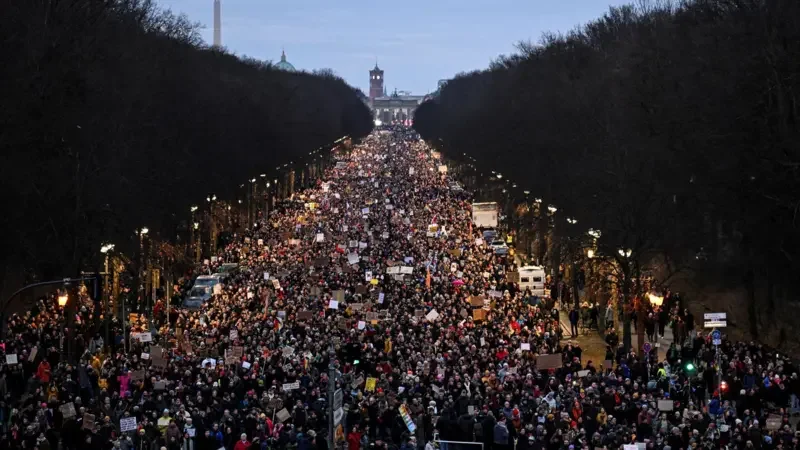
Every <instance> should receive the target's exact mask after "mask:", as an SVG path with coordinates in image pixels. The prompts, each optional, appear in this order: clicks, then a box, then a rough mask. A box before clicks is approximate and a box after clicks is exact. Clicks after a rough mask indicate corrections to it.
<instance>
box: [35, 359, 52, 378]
mask: <svg viewBox="0 0 800 450" xmlns="http://www.w3.org/2000/svg"><path fill="white" fill-rule="evenodd" d="M36 378H38V379H39V381H41V382H42V384H47V383H49V382H50V363H49V362H47V360H46V359H43V360H42V362H40V363H39V368H38V369H36Z"/></svg>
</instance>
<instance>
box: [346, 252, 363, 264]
mask: <svg viewBox="0 0 800 450" xmlns="http://www.w3.org/2000/svg"><path fill="white" fill-rule="evenodd" d="M359 259H360V257H359V256H358V253H348V255H347V263H348V264H358V260H359Z"/></svg>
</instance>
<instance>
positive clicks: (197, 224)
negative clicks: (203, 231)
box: [192, 222, 200, 230]
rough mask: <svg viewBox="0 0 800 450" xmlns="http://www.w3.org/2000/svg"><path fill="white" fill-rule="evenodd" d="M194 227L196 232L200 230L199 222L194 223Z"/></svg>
mask: <svg viewBox="0 0 800 450" xmlns="http://www.w3.org/2000/svg"><path fill="white" fill-rule="evenodd" d="M192 225H193V226H194V229H195V230H196V229H198V228H200V224H199V223H198V222H195V223H193V224H192Z"/></svg>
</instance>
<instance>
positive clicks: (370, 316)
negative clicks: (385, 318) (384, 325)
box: [367, 311, 379, 322]
mask: <svg viewBox="0 0 800 450" xmlns="http://www.w3.org/2000/svg"><path fill="white" fill-rule="evenodd" d="M367 320H368V321H370V322H372V321H374V320H379V317H378V313H376V312H373V311H370V312H368V313H367Z"/></svg>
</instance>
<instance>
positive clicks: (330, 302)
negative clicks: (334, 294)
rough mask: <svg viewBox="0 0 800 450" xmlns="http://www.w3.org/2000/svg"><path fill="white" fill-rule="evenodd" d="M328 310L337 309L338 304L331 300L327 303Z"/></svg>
mask: <svg viewBox="0 0 800 450" xmlns="http://www.w3.org/2000/svg"><path fill="white" fill-rule="evenodd" d="M328 309H339V302H337V301H336V300H331V301H329V302H328Z"/></svg>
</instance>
